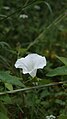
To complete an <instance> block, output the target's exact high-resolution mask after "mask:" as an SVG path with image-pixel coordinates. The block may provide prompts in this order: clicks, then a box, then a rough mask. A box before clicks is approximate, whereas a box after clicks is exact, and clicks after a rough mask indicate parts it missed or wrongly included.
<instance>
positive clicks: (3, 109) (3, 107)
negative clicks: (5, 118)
mask: <svg viewBox="0 0 67 119" xmlns="http://www.w3.org/2000/svg"><path fill="white" fill-rule="evenodd" d="M0 112H3V113H4V114H5V115H6V114H7V108H6V107H5V105H4V104H3V102H2V101H0Z"/></svg>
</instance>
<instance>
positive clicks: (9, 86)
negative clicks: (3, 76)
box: [5, 83, 13, 90]
mask: <svg viewBox="0 0 67 119" xmlns="http://www.w3.org/2000/svg"><path fill="white" fill-rule="evenodd" d="M5 87H6V88H7V89H8V90H13V86H12V84H9V83H5Z"/></svg>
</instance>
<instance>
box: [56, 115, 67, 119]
mask: <svg viewBox="0 0 67 119" xmlns="http://www.w3.org/2000/svg"><path fill="white" fill-rule="evenodd" d="M58 119H67V115H63V114H61V115H60V116H59V118H58Z"/></svg>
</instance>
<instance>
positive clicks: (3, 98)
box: [0, 95, 12, 107]
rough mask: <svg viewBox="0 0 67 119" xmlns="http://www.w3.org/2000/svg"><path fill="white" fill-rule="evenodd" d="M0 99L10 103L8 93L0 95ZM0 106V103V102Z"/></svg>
mask: <svg viewBox="0 0 67 119" xmlns="http://www.w3.org/2000/svg"><path fill="white" fill-rule="evenodd" d="M0 101H2V102H3V103H4V104H12V100H11V97H9V95H2V96H0ZM0 107H1V103H0Z"/></svg>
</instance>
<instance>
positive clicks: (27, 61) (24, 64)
mask: <svg viewBox="0 0 67 119" xmlns="http://www.w3.org/2000/svg"><path fill="white" fill-rule="evenodd" d="M44 66H46V58H45V57H44V56H41V55H38V54H36V53H32V54H29V55H27V56H26V57H25V58H20V59H17V61H16V63H15V67H16V68H21V69H22V70H23V74H27V73H29V74H30V75H31V76H32V77H33V78H34V77H35V76H36V73H37V69H43V68H44Z"/></svg>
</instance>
